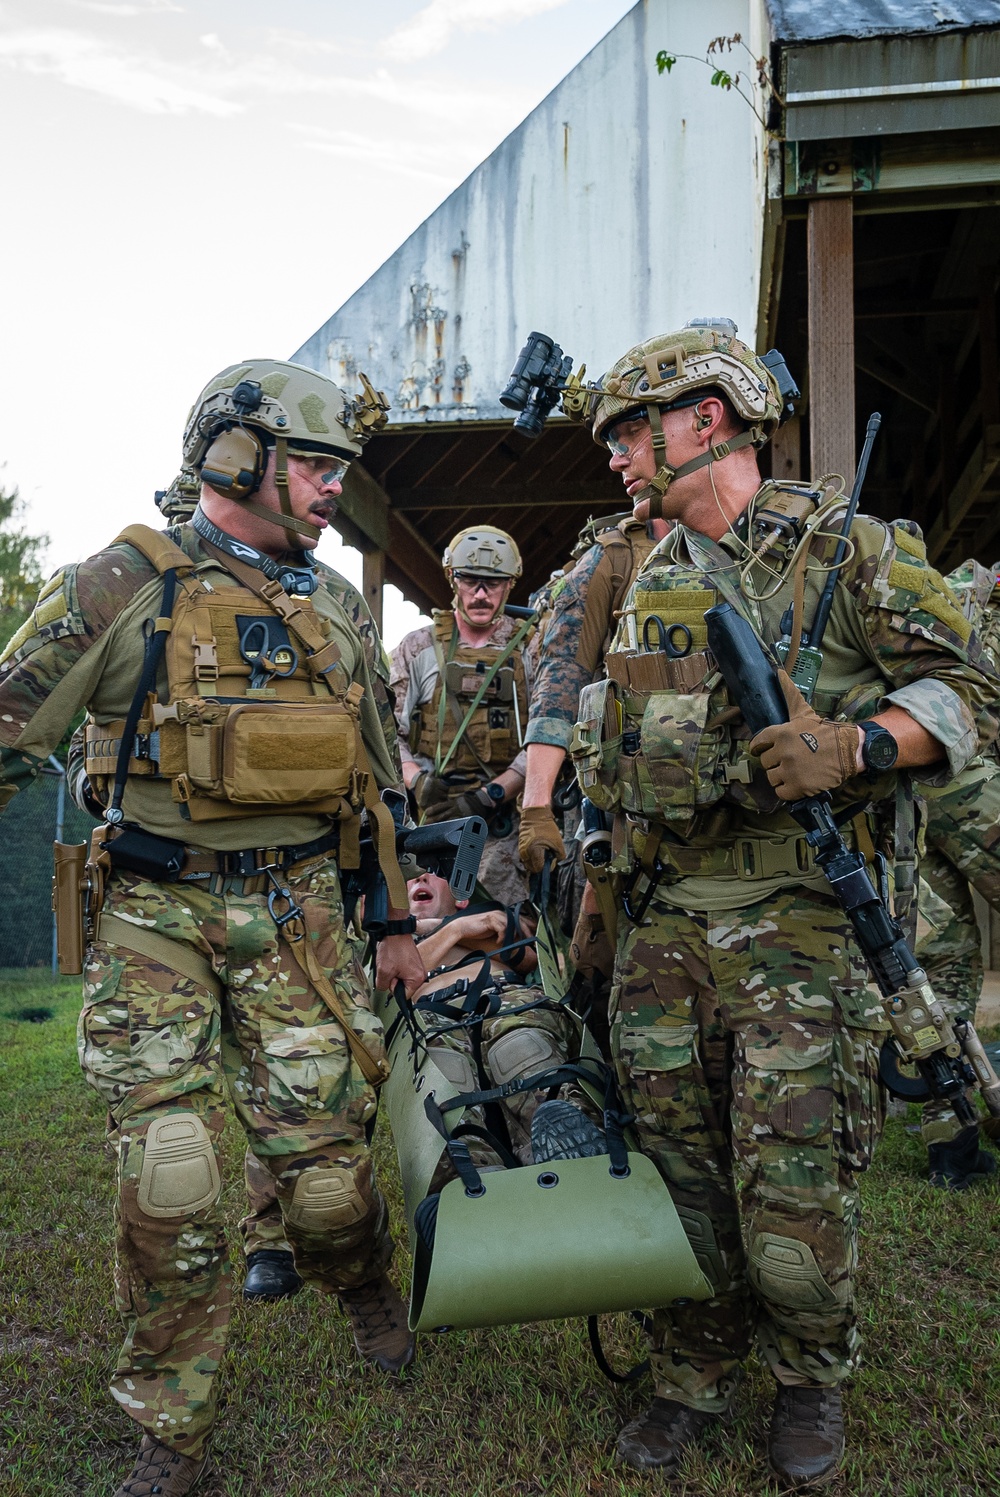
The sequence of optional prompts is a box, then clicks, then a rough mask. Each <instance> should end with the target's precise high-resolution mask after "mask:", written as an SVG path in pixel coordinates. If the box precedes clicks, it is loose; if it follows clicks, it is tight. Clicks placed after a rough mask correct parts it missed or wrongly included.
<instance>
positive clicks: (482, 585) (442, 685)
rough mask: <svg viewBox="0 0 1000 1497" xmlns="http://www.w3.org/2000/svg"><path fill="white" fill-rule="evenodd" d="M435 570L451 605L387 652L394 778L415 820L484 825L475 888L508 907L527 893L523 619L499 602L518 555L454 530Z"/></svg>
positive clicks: (515, 573) (498, 533)
mask: <svg viewBox="0 0 1000 1497" xmlns="http://www.w3.org/2000/svg"><path fill="white" fill-rule="evenodd" d="M442 565H443V567H444V572H445V576H446V577H447V578H448V581H449V582H450V583H451V584H452V587H453V588H454V599H453V607H452V608H451V609H436V610H435V612H434V622H433V623H432V624H430V625H429V626H426V627H424V628H422V629H414V630H413V632H412V633H411V634H407V635H406V637H405V638H404V639H403V640H402V641H401V642H400V644H398V645H397V646H396V649H395V650H394V651H393V654H392V675H391V685H392V688H393V690H394V692H395V694H396V722H397V725H398V728H399V736H400V741H401V752H402V759H403V779H404V782H405V784H406V787H407V789H408V790H409V791H411V793H412V795H413V798H414V800H415V801H416V804H417V807H418V808H419V811H420V813H421V820H423V821H447V820H448V819H449V818H450V817H453V816H482V817H483V818H484V819H485V820H486V822H487V825H488V826H489V833H490V835H489V838H488V840H487V843H486V847H485V849H484V851H483V857H482V862H481V864H480V870H479V879H480V882H481V884H482V885H483V888H484V889H485V890H486V891H487V893H488V894H489V895H490V896H491V898H493V899H496V900H498V901H499V902H500V903H501V904H516V903H517V902H518V901H519V900H521V899H524V898H526V896H527V892H528V889H527V881H526V879H525V875H524V869H523V868H522V867H521V865H520V863H519V861H518V855H517V833H518V818H517V812H516V810H515V807H514V802H515V800H516V798H517V795H518V792H519V791H520V789H521V787H522V785H523V784H524V753H523V750H522V749H521V739H522V735H523V730H524V724H525V723H526V721H527V716H528V701H529V698H530V696H531V690H532V679H531V677H532V665H531V652H530V649H529V646H530V642H531V634H532V622H531V621H530V620H516V619H514V618H511V617H510V616H508V615H507V614H505V613H504V605H505V604H506V602H507V598H508V597H509V595H510V590H511V588H512V587H513V585H514V583H515V581H516V580H517V578H518V577H520V575H521V556H520V553H519V551H518V549H517V546H516V545H515V543H514V541H513V539H512V538H511V536H509V535H508V534H507V532H506V531H505V530H497V529H495V528H494V527H493V526H491V525H477V526H472V527H471V528H470V529H467V530H461V531H459V533H458V535H456V536H455V537H454V539H453V540H452V541H451V543H450V544H449V545H448V547H447V548H446V550H445V553H444V557H443V558H442Z"/></svg>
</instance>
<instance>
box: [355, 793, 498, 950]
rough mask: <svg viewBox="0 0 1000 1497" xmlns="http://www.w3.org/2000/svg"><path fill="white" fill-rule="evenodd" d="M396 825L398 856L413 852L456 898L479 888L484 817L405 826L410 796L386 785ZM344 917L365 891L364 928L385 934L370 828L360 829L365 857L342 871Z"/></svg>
mask: <svg viewBox="0 0 1000 1497" xmlns="http://www.w3.org/2000/svg"><path fill="white" fill-rule="evenodd" d="M382 800H383V801H384V802H385V804H386V805H387V806H388V807H389V810H390V811H391V813H392V819H393V822H394V824H395V827H396V855H397V857H400V856H404V855H405V856H408V857H412V858H413V860H414V862H416V863H417V864H419V866H420V867H421V868H422V869H424V870H425V871H426V872H428V873H436V874H437V875H438V876H439V877H440V878H446V879H447V880H448V886H449V888H450V889H451V892H452V893H453V894H454V896H455V898H456V899H469V898H471V896H472V894H473V891H474V890H475V887H476V878H477V876H478V873H479V860H480V858H481V857H482V855H483V847H484V845H485V842H486V822H485V821H484V820H483V818H482V817H481V816H460V817H457V818H456V819H455V820H454V821H437V822H434V823H433V824H431V825H430V826H416V827H415V826H407V825H406V821H407V803H406V796H405V795H403V794H401V793H400V791H398V790H383V791H382ZM342 877H343V881H344V920H345V922H347V921H349V920H350V919H351V917H352V916H353V914H354V910H355V906H356V905H357V902H358V900H359V899H360V898H361V897H362V895H363V896H364V901H365V913H364V916H363V918H362V921H361V928H362V930H364V931H365V932H366V933H367V934H368V935H369V936H370V937H371V938H372V940H373V941H382V940H384V939H385V927H386V923H387V921H388V919H389V891H388V890H387V888H386V886H385V879H384V878H383V876H382V871H381V869H380V868H379V864H378V853H377V852H376V850H375V844H374V842H373V841H372V834H371V829H370V828H368V829H366V830H364V831H362V834H361V857H360V862H359V864H358V867H357V868H351V869H347V870H345V871H344V873H343V875H342Z"/></svg>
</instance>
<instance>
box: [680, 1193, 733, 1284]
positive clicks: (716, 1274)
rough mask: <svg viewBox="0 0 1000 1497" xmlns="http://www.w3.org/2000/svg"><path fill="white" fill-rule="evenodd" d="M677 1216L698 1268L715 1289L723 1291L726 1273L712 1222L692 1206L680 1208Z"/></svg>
mask: <svg viewBox="0 0 1000 1497" xmlns="http://www.w3.org/2000/svg"><path fill="white" fill-rule="evenodd" d="M677 1215H678V1216H679V1217H680V1221H681V1226H682V1227H683V1228H684V1233H685V1235H686V1237H687V1240H688V1242H689V1243H690V1244H691V1251H692V1252H693V1253H694V1255H695V1257H696V1258H697V1260H698V1267H699V1268H700V1269H701V1271H702V1273H703V1274H704V1275H705V1277H706V1279H707V1280H708V1282H709V1283H710V1284H711V1286H712V1288H713V1289H721V1287H722V1285H723V1284H724V1283H725V1281H726V1271H725V1269H724V1267H723V1263H722V1254H721V1253H720V1251H719V1244H718V1242H717V1241H716V1238H715V1228H714V1227H713V1226H712V1223H711V1221H710V1220H709V1218H708V1217H707V1216H706V1215H705V1213H704V1212H703V1211H692V1209H691V1208H690V1206H678V1207H677Z"/></svg>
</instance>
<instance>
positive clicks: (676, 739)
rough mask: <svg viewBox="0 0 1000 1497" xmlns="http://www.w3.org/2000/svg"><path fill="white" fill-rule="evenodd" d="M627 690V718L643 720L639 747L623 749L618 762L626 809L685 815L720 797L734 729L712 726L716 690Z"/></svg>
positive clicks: (667, 815)
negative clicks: (632, 750) (710, 715)
mask: <svg viewBox="0 0 1000 1497" xmlns="http://www.w3.org/2000/svg"><path fill="white" fill-rule="evenodd" d="M622 696H623V702H622V706H623V709H624V718H625V722H626V724H628V723H630V722H632V723H635V724H636V725H637V730H638V735H637V736H638V740H639V751H638V753H636V754H624V753H623V754H622V755H621V759H620V762H619V766H618V772H619V784H620V787H621V805H622V809H623V810H625V811H631V812H633V813H634V814H635V815H638V816H655V817H657V818H658V819H661V820H666V821H675V820H681V821H684V820H688V819H689V818H690V817H691V815H692V814H693V813H694V812H695V811H700V810H703V809H704V808H705V807H707V806H712V805H714V804H715V803H716V801H718V800H720V799H721V798H722V796H723V794H724V793H725V789H726V785H725V781H724V779H723V777H722V774H721V764H722V761H723V759H724V758H726V757H727V756H728V749H729V735H728V733H727V732H726V730H725V729H724V728H712V729H709V728H707V727H706V722H707V720H708V712H709V703H710V702H711V695H710V694H709V693H708V692H706V691H700V692H690V693H689V692H677V691H655V692H635V691H625V692H623V693H622Z"/></svg>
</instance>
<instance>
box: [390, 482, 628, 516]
mask: <svg viewBox="0 0 1000 1497" xmlns="http://www.w3.org/2000/svg"><path fill="white" fill-rule="evenodd" d="M624 499H625V491H624V489H622V488H621V486H620V484H619V483H617V481H616V480H614V479H609V480H602V481H598V482H594V481H593V480H589V479H588V480H587V481H585V482H581V483H550V484H547V483H546V482H545V481H544V479H542V478H538V479H536V480H535V481H534V482H531V483H498V484H494V485H493V486H492V487H485V488H477V489H475V490H474V492H471V493H470V491H469V489H468V488H467V487H465V486H464V485H463V486H456V487H448V488H438V487H436V486H435V485H432V484H418V485H417V487H416V488H413V489H395V490H394V491H393V494H392V507H393V509H394V510H397V511H399V510H411V509H451V510H454V509H471V508H475V507H476V506H477V505H479V506H480V507H481V512H482V514H483V516H484V517H486V516H488V515H490V514H492V512H493V511H494V510H496V509H513V508H520V509H537V508H538V506H539V505H542V506H543V507H544V508H546V509H551V508H553V507H555V506H559V507H561V506H563V505H576V506H578V507H579V508H585V507H586V506H588V505H595V504H596V505H597V506H598V507H599V510H600V511H605V510H606V511H609V512H610V511H611V510H612V509H614V507H615V503H616V502H617V501H622V502H620V503H619V508H627V505H626V504H625V503H624Z"/></svg>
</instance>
